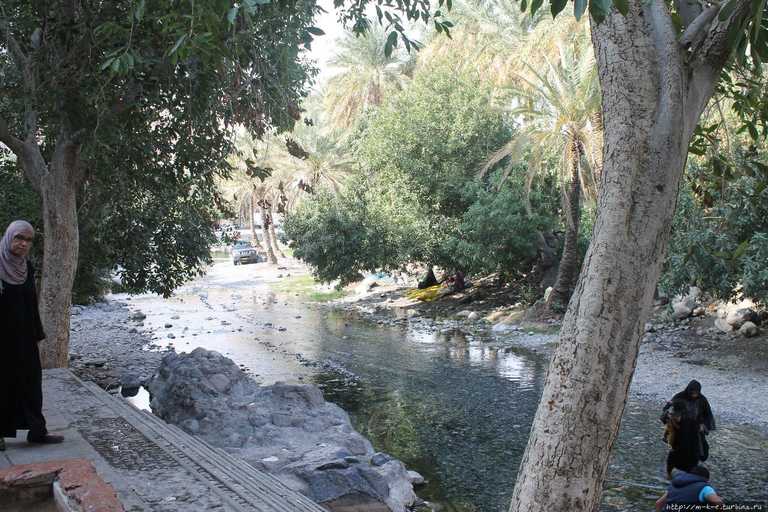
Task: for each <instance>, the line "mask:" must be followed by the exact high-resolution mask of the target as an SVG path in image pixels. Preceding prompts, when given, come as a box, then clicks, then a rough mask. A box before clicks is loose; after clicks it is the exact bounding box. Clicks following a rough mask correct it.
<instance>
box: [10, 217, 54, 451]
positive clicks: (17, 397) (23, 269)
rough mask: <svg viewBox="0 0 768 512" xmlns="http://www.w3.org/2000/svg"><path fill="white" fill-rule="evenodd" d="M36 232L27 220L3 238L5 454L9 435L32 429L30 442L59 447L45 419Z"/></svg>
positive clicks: (14, 435)
mask: <svg viewBox="0 0 768 512" xmlns="http://www.w3.org/2000/svg"><path fill="white" fill-rule="evenodd" d="M34 236H35V230H34V229H33V228H32V225H31V224H29V223H28V222H26V221H22V220H17V221H14V222H12V223H11V224H10V226H8V229H6V231H5V235H4V236H3V237H2V239H0V325H2V334H0V451H4V450H5V439H3V438H5V437H16V430H29V433H28V434H27V441H28V442H30V443H60V442H62V441H63V440H64V437H63V436H60V435H56V434H51V433H49V432H48V429H47V428H46V422H45V417H43V388H42V386H43V373H42V372H43V370H42V367H41V365H40V352H39V350H40V342H41V341H42V340H43V339H44V338H45V333H44V332H43V325H42V322H41V321H40V313H39V310H38V305H37V291H36V288H35V275H34V269H33V268H32V263H30V261H29V260H28V259H27V254H28V253H29V249H30V247H31V246H32V243H33V241H34Z"/></svg>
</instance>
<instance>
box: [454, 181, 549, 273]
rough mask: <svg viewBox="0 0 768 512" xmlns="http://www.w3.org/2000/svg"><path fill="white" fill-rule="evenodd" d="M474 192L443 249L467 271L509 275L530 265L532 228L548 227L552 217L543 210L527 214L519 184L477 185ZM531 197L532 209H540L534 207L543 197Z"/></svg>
mask: <svg viewBox="0 0 768 512" xmlns="http://www.w3.org/2000/svg"><path fill="white" fill-rule="evenodd" d="M475 194H476V201H475V202H474V203H473V204H472V206H471V207H470V208H469V210H468V211H467V213H466V214H464V217H463V218H462V221H461V224H460V225H459V228H458V234H457V235H455V236H451V237H449V238H448V239H447V240H446V247H447V250H448V251H450V252H452V253H453V255H454V258H455V260H456V262H457V263H458V264H459V265H460V266H461V267H462V268H464V269H466V271H467V272H468V273H469V274H474V273H480V272H486V273H490V272H495V271H497V270H499V271H500V272H501V274H502V276H503V277H508V278H509V277H513V276H514V275H516V274H517V273H519V272H521V271H524V270H527V269H528V268H530V266H531V265H532V264H533V262H534V260H535V259H536V258H537V256H538V245H537V237H536V230H541V231H546V230H549V229H551V226H552V224H553V223H554V220H553V219H552V218H551V217H549V216H548V215H546V214H544V213H534V215H533V216H528V214H527V213H526V211H525V205H524V203H523V199H522V198H523V190H522V187H521V186H507V187H504V188H503V189H501V190H500V191H496V190H495V189H494V190H490V191H488V190H485V189H482V188H480V187H478V189H477V190H476V191H475ZM534 195H537V196H538V194H534ZM533 199H534V200H533V202H532V205H534V208H536V212H541V210H540V209H539V208H537V207H538V206H540V205H542V203H543V202H546V201H543V200H542V198H540V197H534V198H533Z"/></svg>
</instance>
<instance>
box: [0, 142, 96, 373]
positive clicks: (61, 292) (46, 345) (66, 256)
mask: <svg viewBox="0 0 768 512" xmlns="http://www.w3.org/2000/svg"><path fill="white" fill-rule="evenodd" d="M3 128H4V127H3ZM6 135H7V138H6V140H8V141H9V142H11V144H10V147H11V149H12V150H13V151H14V153H16V155H17V156H18V157H19V161H20V162H21V164H22V168H23V169H24V172H25V174H26V175H27V178H29V180H30V182H31V183H32V186H33V187H34V189H35V190H36V191H37V193H38V194H39V195H40V197H41V199H42V201H43V226H36V229H37V230H38V231H42V239H43V240H44V242H45V247H44V251H43V253H44V255H43V266H42V278H41V279H40V296H39V303H40V317H41V319H42V322H43V329H44V330H45V334H46V339H45V341H43V343H42V346H41V351H40V353H41V360H42V363H43V367H44V368H60V367H66V366H67V364H68V362H69V353H68V352H69V330H70V325H69V319H70V308H71V305H72V286H73V283H74V281H75V271H76V270H77V258H78V251H79V232H78V224H77V196H76V190H77V187H76V180H77V166H78V157H79V153H80V148H81V145H80V143H78V142H75V139H74V138H72V137H70V136H69V135H68V134H67V133H66V131H62V133H61V135H60V136H59V138H58V140H57V141H56V146H55V148H54V151H53V155H52V158H51V163H50V166H47V165H46V164H45V161H44V160H43V157H42V155H41V154H40V150H39V147H38V146H37V144H36V143H33V142H22V141H20V140H18V139H14V138H12V137H10V135H9V134H7V132H6ZM41 228H42V230H41Z"/></svg>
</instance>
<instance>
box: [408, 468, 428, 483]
mask: <svg viewBox="0 0 768 512" xmlns="http://www.w3.org/2000/svg"><path fill="white" fill-rule="evenodd" d="M408 478H410V479H411V483H412V484H413V485H421V484H423V483H424V477H423V476H421V475H420V474H419V473H418V472H417V471H411V470H408Z"/></svg>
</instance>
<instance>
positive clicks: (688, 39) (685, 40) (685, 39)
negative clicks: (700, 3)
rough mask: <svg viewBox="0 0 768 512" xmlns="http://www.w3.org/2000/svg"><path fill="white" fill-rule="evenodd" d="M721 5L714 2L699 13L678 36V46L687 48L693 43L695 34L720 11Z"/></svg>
mask: <svg viewBox="0 0 768 512" xmlns="http://www.w3.org/2000/svg"><path fill="white" fill-rule="evenodd" d="M721 7H722V4H716V5H713V6H712V7H710V8H708V9H707V10H706V11H704V12H702V13H701V14H699V15H698V16H697V17H696V19H695V20H694V21H693V23H691V24H690V25H689V26H688V28H686V29H685V32H683V35H682V36H681V37H680V41H679V42H680V46H682V47H683V48H689V47H690V46H691V45H692V44H693V41H694V39H696V36H698V35H699V34H700V33H701V31H702V30H704V28H705V27H706V26H707V25H709V24H710V23H711V22H712V20H713V19H715V16H717V13H718V12H720V8H721Z"/></svg>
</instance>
